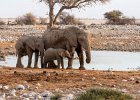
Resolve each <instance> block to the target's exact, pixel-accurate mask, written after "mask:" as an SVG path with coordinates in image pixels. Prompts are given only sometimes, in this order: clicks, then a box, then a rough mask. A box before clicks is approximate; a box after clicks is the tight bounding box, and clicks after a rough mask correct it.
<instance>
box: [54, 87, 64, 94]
mask: <svg viewBox="0 0 140 100" xmlns="http://www.w3.org/2000/svg"><path fill="white" fill-rule="evenodd" d="M55 92H58V93H63V91H62V90H60V89H59V88H58V89H55Z"/></svg>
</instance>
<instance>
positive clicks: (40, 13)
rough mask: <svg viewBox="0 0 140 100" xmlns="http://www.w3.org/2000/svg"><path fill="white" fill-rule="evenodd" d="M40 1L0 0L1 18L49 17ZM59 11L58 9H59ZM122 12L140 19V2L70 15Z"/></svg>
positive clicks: (123, 1)
mask: <svg viewBox="0 0 140 100" xmlns="http://www.w3.org/2000/svg"><path fill="white" fill-rule="evenodd" d="M38 1H39V0H0V18H16V17H18V16H22V15H24V14H26V13H28V12H31V13H33V14H34V15H36V16H37V17H47V15H46V14H47V13H48V8H47V6H46V5H45V4H43V3H39V2H38ZM57 9H58V8H57ZM112 10H120V11H121V12H123V13H124V15H125V16H128V17H135V18H137V19H138V18H139V19H140V0H111V1H110V2H109V3H106V4H105V5H101V4H98V5H94V6H92V7H89V8H84V9H81V10H77V9H73V10H70V11H69V13H70V14H73V15H74V16H76V17H78V18H96V19H102V18H104V16H103V14H104V13H105V12H108V11H112Z"/></svg>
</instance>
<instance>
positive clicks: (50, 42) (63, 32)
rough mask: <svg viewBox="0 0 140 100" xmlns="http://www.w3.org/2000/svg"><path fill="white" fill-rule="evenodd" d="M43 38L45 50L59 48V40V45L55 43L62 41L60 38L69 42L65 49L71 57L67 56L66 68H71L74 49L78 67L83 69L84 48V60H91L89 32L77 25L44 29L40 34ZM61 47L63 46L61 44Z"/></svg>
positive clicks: (88, 61)
mask: <svg viewBox="0 0 140 100" xmlns="http://www.w3.org/2000/svg"><path fill="white" fill-rule="evenodd" d="M42 37H43V40H44V48H45V50H46V49H48V48H53V47H54V46H55V48H61V43H63V42H61V43H60V44H59V45H57V46H56V45H55V44H56V43H59V41H60V40H61V41H63V40H62V39H63V38H65V39H66V40H67V41H68V42H69V49H67V48H66V49H67V50H68V51H69V52H70V55H71V57H72V58H68V67H67V69H72V63H73V56H74V53H75V51H76V53H77V55H78V57H79V62H80V67H79V69H83V70H84V69H85V67H84V55H83V50H85V54H86V62H87V63H90V61H91V53H90V50H91V48H90V39H89V38H90V34H89V33H88V32H86V31H85V30H83V29H80V28H78V27H74V26H71V27H68V28H65V29H54V30H53V29H52V30H46V31H45V32H44V34H43V35H42ZM62 47H63V46H62Z"/></svg>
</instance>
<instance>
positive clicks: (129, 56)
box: [0, 51, 140, 70]
mask: <svg viewBox="0 0 140 100" xmlns="http://www.w3.org/2000/svg"><path fill="white" fill-rule="evenodd" d="M91 57H92V59H91V63H90V64H86V63H85V67H86V69H95V70H97V69H98V70H108V69H111V70H112V69H113V70H134V69H136V68H138V67H139V66H140V61H139V60H140V52H135V53H134V52H118V51H117V52H116V51H92V52H91ZM16 60H17V57H16V56H8V57H6V61H5V62H4V61H0V65H4V66H11V67H15V66H16ZM22 62H23V64H24V66H27V56H25V57H23V59H22ZM39 63H40V59H39ZM64 63H65V68H66V67H67V60H66V59H65V60H64ZM33 64H34V56H33V61H32V66H33ZM39 66H40V64H39ZM78 67H79V61H78V59H75V60H74V62H73V68H78Z"/></svg>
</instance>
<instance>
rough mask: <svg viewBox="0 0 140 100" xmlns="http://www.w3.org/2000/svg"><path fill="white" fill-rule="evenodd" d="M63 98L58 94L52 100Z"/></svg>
mask: <svg viewBox="0 0 140 100" xmlns="http://www.w3.org/2000/svg"><path fill="white" fill-rule="evenodd" d="M61 97H62V95H61V94H56V95H55V96H53V97H51V100H59V99H60V98H61Z"/></svg>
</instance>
